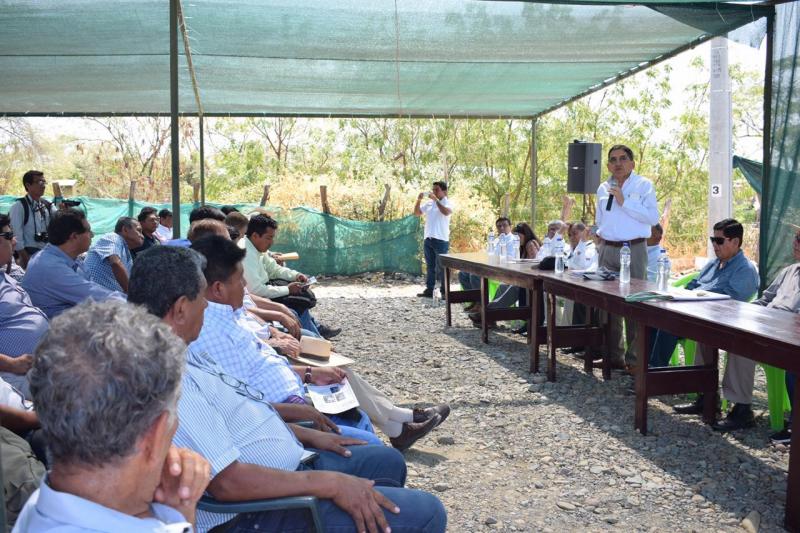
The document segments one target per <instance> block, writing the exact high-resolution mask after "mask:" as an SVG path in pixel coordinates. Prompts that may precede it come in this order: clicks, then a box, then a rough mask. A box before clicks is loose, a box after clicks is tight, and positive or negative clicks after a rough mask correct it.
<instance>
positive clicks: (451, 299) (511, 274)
mask: <svg viewBox="0 0 800 533" xmlns="http://www.w3.org/2000/svg"><path fill="white" fill-rule="evenodd" d="M439 257H440V258H441V259H440V260H441V263H442V268H444V286H445V317H446V320H447V325H448V326H451V325H452V310H451V308H450V306H451V305H452V304H454V303H463V302H480V304H481V341H482V342H484V343H488V342H489V327H488V325H489V322H490V321H494V320H514V319H521V320H527V321H528V337H527V341H528V344H529V345H530V363H529V370H530V372H538V371H539V347H540V346H541V345H543V344H547V345H548V346H551V347H552V350H551V356H550V358H549V359H548V365H547V379H548V380H550V381H555V379H556V364H555V348H564V347H567V346H599V345H602V344H603V343H604V333H605V330H604V328H601V327H600V326H598V325H597V324H590V325H589V326H559V327H553V328H549V329H548V328H546V327H545V326H543V325H541V324H542V323H543V322H544V321H543V318H544V293H543V291H542V278H541V276H540V275H539V274H540V273H543V271H541V270H539V269H538V268H537V267H534V266H532V265H531V264H530V263H493V262H489V257H488V256H487V254H486V253H483V252H473V253H464V254H444V255H441V256H439ZM451 269H456V270H461V271H463V272H469V273H470V274H475V275H476V276H480V278H481V288H480V290H463V291H452V290H450V282H451V272H450V271H451ZM490 278H491V279H496V280H499V281H501V282H503V283H507V284H509V285H515V286H517V287H521V288H523V289H525V290H526V291H527V294H528V298H527V301H528V305H526V306H522V307H509V308H503V309H489V279H490ZM591 314H592V313H588V314H587V315H588V316H591ZM548 323H551V324H554V323H555V320H550V319H548ZM534 324H536V326H535V327H534V326H533V325H534ZM604 362H605V365H604V370H603V377H604V378H606V379H608V378H609V377H610V375H611V371H610V369H609V368H608V364H607V359H606V360H605V361H604ZM593 366H594V364H593V362H592V358H591V356H589V357H586V359H585V364H584V369H585V370H586V371H587V372H588V371H591V369H592V368H593Z"/></svg>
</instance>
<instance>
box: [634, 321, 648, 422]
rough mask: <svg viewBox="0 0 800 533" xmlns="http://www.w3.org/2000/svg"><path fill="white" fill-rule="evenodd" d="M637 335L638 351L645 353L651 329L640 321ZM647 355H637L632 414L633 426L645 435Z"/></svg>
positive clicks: (637, 326) (637, 325) (637, 324)
mask: <svg viewBox="0 0 800 533" xmlns="http://www.w3.org/2000/svg"><path fill="white" fill-rule="evenodd" d="M636 329H637V335H636V342H637V343H638V353H639V354H646V353H647V346H648V345H649V344H650V342H649V337H650V335H652V330H651V329H650V328H648V327H647V326H645V325H644V323H642V322H637V323H636ZM648 359H649V358H648V357H645V356H644V355H640V356H639V364H637V365H636V374H635V379H636V384H635V389H636V401H635V402H636V403H635V408H634V415H633V428H634V429H638V430H639V432H640V433H641V434H642V435H647V367H648V363H649V361H648Z"/></svg>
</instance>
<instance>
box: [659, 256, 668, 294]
mask: <svg viewBox="0 0 800 533" xmlns="http://www.w3.org/2000/svg"><path fill="white" fill-rule="evenodd" d="M656 265H657V266H656V285H658V290H660V291H666V290H667V289H669V268H670V265H669V257H667V251H666V250H665V249H664V248H662V249H661V252H659V254H658V263H657V264H656Z"/></svg>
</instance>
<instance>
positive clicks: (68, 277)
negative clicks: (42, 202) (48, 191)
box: [22, 209, 125, 318]
mask: <svg viewBox="0 0 800 533" xmlns="http://www.w3.org/2000/svg"><path fill="white" fill-rule="evenodd" d="M47 236H48V239H49V241H50V243H49V244H48V245H47V246H45V248H44V250H42V251H41V252H40V253H38V254H36V255H35V256H33V258H32V259H31V261H30V263H28V271H27V272H26V273H25V278H24V279H23V281H22V286H23V287H24V288H25V290H26V291H27V292H28V294H29V295H30V297H31V301H32V302H33V304H34V305H35V306H36V307H38V308H39V309H41V310H42V311H44V312H45V314H46V315H47V317H48V318H53V317H55V316H58V315H59V314H60V313H62V312H63V311H65V310H67V309H69V308H71V307H74V306H75V305H77V304H79V303H81V302H83V301H84V300H86V299H88V298H92V299H93V300H95V301H98V302H102V301H104V300H108V299H116V300H125V294H123V293H121V292H119V291H112V290H109V289H107V288H105V287H103V286H102V285H99V284H97V283H95V282H93V281H89V280H88V279H86V273H85V272H84V270H83V265H81V262H80V261H79V260H78V256H80V255H81V254H82V253H84V252H86V251H87V250H88V249H89V246H90V245H91V244H92V228H91V227H90V226H89V221H88V220H86V215H85V214H84V213H83V211H80V210H78V209H65V210H62V211H59V212H58V213H56V214H55V215H54V216H53V220H52V221H51V222H50V225H49V226H48V227H47Z"/></svg>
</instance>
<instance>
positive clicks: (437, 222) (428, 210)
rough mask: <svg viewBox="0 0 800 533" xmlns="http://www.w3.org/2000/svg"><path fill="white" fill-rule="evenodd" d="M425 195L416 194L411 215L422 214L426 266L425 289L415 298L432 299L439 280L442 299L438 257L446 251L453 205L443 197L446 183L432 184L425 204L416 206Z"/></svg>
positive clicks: (422, 193) (441, 277) (442, 274)
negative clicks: (431, 189) (423, 217)
mask: <svg viewBox="0 0 800 533" xmlns="http://www.w3.org/2000/svg"><path fill="white" fill-rule="evenodd" d="M424 197H425V193H424V192H421V193H419V196H418V197H417V203H416V204H414V215H415V216H418V217H419V216H422V215H423V214H424V215H425V246H424V251H425V265H427V267H428V276H427V278H426V279H425V290H424V291H422V292H421V293H419V294H418V295H417V296H422V297H425V298H432V297H433V289H434V286H435V285H436V280H439V289H440V290H441V291H442V296H444V272H443V271H442V267H441V265H440V264H439V256H440V255H441V254H446V253H447V252H448V251H449V250H450V215H452V214H453V202H451V201H450V199H449V198H447V183H445V182H443V181H434V182H433V192H431V193H428V198H429V199H430V201H429V202H425V205H422V206H420V202H421V201H422V199H423V198H424Z"/></svg>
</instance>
